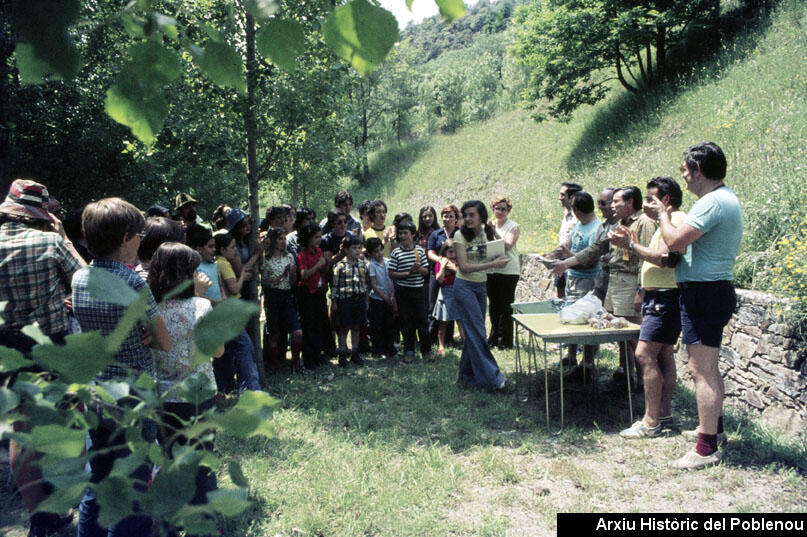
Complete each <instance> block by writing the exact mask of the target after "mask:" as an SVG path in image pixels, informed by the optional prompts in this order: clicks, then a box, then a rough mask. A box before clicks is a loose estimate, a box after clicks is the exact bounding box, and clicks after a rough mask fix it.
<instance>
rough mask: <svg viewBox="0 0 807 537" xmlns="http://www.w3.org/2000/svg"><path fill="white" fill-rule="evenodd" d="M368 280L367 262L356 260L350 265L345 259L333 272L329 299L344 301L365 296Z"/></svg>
mask: <svg viewBox="0 0 807 537" xmlns="http://www.w3.org/2000/svg"><path fill="white" fill-rule="evenodd" d="M368 278H369V274H368V271H367V261H365V260H363V259H357V260H356V262H355V263H351V262H349V261H348V260H347V258H345V259H343V260H341V261H340V262H339V263H337V264H336V268H334V271H333V282H332V283H331V298H333V299H335V300H344V299H346V298H354V297H357V296H363V295H365V294H366V293H367V288H368V285H367V281H368Z"/></svg>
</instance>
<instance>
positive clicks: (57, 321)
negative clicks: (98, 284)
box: [0, 179, 85, 536]
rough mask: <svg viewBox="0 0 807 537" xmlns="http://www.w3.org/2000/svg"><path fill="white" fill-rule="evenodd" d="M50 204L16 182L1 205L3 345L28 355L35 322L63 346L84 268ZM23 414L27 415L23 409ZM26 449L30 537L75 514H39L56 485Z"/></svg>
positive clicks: (21, 426) (18, 477)
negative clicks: (71, 299)
mask: <svg viewBox="0 0 807 537" xmlns="http://www.w3.org/2000/svg"><path fill="white" fill-rule="evenodd" d="M49 202H50V196H49V195H48V190H47V188H45V186H44V185H42V184H40V183H37V182H35V181H31V180H27V179H17V180H15V181H14V182H13V183H12V184H11V188H10V189H9V191H8V195H7V196H6V198H5V201H3V203H2V204H0V302H6V303H7V304H6V308H5V311H4V312H2V316H3V319H4V322H5V324H3V325H2V326H0V345H3V346H5V347H10V348H13V349H16V350H18V351H20V352H22V353H24V354H26V355H27V354H29V353H30V351H31V349H32V348H33V347H34V345H35V343H36V342H35V341H34V340H33V339H31V338H29V337H28V336H26V335H25V334H23V333H22V328H23V327H25V326H27V325H30V324H33V323H34V322H36V323H39V327H40V329H41V330H42V332H43V333H45V334H46V335H48V336H50V338H51V340H52V341H53V342H54V343H56V344H63V343H64V338H65V336H67V334H68V332H69V326H70V325H69V320H68V315H67V308H66V306H65V299H66V298H67V296H68V294H69V291H70V280H71V278H72V276H73V273H75V272H76V271H77V270H78V269H79V268H81V267H83V266H84V265H85V263H84V260H83V259H82V258H81V256H80V255H79V254H78V252H77V251H76V249H75V248H74V246H73V243H72V242H70V240H68V239H67V236H66V235H65V232H64V227H63V226H62V224H61V222H60V221H59V220H58V219H56V218H54V216H53V215H52V214H51V213H50V212H49V211H48V207H49ZM0 380H2V376H0ZM20 411H21V412H25V408H24V406H23V407H21V408H20ZM26 426H27V424H26V423H25V422H18V423H17V424H15V425H14V430H15V431H17V432H21V431H25V430H27V427H26ZM25 451H26V450H23V449H21V448H20V446H18V445H16V444H15V443H14V442H12V443H11V444H10V446H9V459H10V463H11V468H12V471H13V475H14V480H15V483H16V485H17V488H18V489H19V491H20V496H21V498H22V500H23V503H24V504H25V507H26V508H27V509H28V511H29V512H31V513H33V514H32V515H31V527H30V531H29V535H32V536H39V535H48V534H51V533H53V532H55V531H58V529H59V528H61V527H63V526H64V525H66V524H67V523H69V522H70V520H72V515H68V516H61V515H59V514H56V513H36V512H35V510H36V507H37V506H38V505H39V504H40V503H41V502H42V501H43V500H44V499H45V498H46V497H47V496H48V494H50V490H51V485H50V484H49V483H47V482H45V481H43V480H42V472H41V471H40V469H39V467H38V465H37V462H36V461H37V460H38V458H39V457H38V455H37V454H36V453H27V454H26V453H25Z"/></svg>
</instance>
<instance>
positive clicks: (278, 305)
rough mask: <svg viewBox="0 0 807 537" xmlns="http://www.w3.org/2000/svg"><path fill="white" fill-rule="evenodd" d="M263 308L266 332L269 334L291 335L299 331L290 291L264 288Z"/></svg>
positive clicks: (298, 320) (292, 296)
mask: <svg viewBox="0 0 807 537" xmlns="http://www.w3.org/2000/svg"><path fill="white" fill-rule="evenodd" d="M263 307H264V309H265V310H266V330H267V331H268V332H269V333H270V334H281V333H291V332H295V331H297V330H300V329H301V328H300V318H299V317H298V316H297V310H296V309H295V307H294V294H293V293H292V291H291V289H275V288H272V287H265V288H264V295H263Z"/></svg>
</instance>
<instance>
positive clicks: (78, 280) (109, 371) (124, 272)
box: [72, 198, 171, 535]
mask: <svg viewBox="0 0 807 537" xmlns="http://www.w3.org/2000/svg"><path fill="white" fill-rule="evenodd" d="M81 221H82V228H83V229H84V235H85V237H86V239H87V245H88V247H89V250H90V252H92V254H93V255H94V256H95V259H93V260H92V263H91V264H90V266H89V267H85V268H82V269H80V270H78V271H77V272H76V273H75V274H74V275H73V285H72V288H73V312H74V314H75V316H76V319H77V320H78V322H79V324H80V325H81V331H82V332H90V331H93V330H99V331H100V332H101V334H102V335H104V336H107V335H109V334H110V333H111V332H112V331H113V330H114V329H115V327H116V326H117V325H118V322H119V321H120V320H121V318H122V317H123V314H124V311H125V308H124V307H123V306H121V305H119V304H113V303H111V302H104V301H101V300H99V299H97V298H94V297H92V296H91V295H90V291H89V288H88V282H89V280H90V278H91V276H90V274H91V271H93V270H99V271H100V270H105V271H107V272H109V273H111V274H113V275H115V276H117V277H119V278H121V279H122V280H124V281H125V282H126V284H127V285H129V287H131V288H132V289H133V290H134V291H136V292H138V293H139V292H141V291H144V292H145V293H147V294H148V303H147V305H146V317H147V318H148V319H149V323H148V325H139V326H136V327H135V328H133V329H132V330H131V331H130V332H129V334H127V336H126V338H125V339H124V341H123V344H122V345H121V346H120V348H119V349H118V351H117V352H116V353H115V355H114V357H113V362H112V363H111V364H110V365H108V366H107V367H106V368H105V369H104V370H103V371H102V372H101V374H100V375H98V377H97V378H98V380H123V379H125V378H126V377H127V376H129V375H135V376H137V375H139V374H141V373H143V372H145V373H148V374H150V375H151V376H152V377H155V376H156V372H155V369H154V359H153V356H152V353H151V349H149V348H148V347H147V346H146V345H145V344H144V343H143V340H144V335H145V334H146V333H147V332H151V334H152V336H153V338H152V341H153V345H155V346H156V347H157V348H159V349H160V350H164V351H168V350H170V349H171V337H170V335H169V333H168V329H167V328H166V326H165V323H164V322H163V319H162V317H161V316H160V312H159V310H158V309H157V302H156V301H155V300H154V296H153V295H152V294H151V291H149V290H148V286H147V285H146V282H145V281H144V280H143V278H141V277H140V276H139V275H138V274H137V273H135V271H134V270H132V269H131V268H130V267H132V266H134V264H135V263H136V261H137V249H138V247H139V246H140V234H141V233H142V231H143V227H144V225H145V221H144V219H143V215H142V214H141V212H140V211H139V210H138V209H137V207H135V206H134V205H132V204H131V203H128V202H126V201H124V200H122V199H120V198H104V199H101V200H99V201H96V202H94V203H90V204H89V205H87V207H86V208H85V209H84V212H83V213H82V218H81ZM146 339H148V338H146ZM98 419H99V426H98V428H96V429H93V430H92V431H91V432H90V445H91V447H90V453H91V457H90V469H91V471H92V474H93V475H92V481H93V482H94V483H97V482H99V481H100V480H102V479H104V478H105V477H106V476H107V475H108V474H109V473H110V471H111V470H112V467H113V465H114V463H115V460H116V459H123V458H126V457H127V456H128V455H129V453H130V451H129V449H128V448H127V447H126V440H125V439H124V438H123V431H121V430H119V429H118V427H117V426H116V424H115V422H114V420H111V419H110V418H107V417H105V416H104V411H103V410H98ZM150 471H151V468H150V467H149V466H148V465H141V466H139V467H138V468H137V469H136V470H135V471H134V472H133V473H132V477H134V478H135V479H136V480H137V481H139V482H140V483H145V482H146V481H147V480H148V477H149V474H150ZM98 512H99V507H98V505H97V502H96V499H95V493H94V492H93V491H92V490H91V489H87V492H86V493H85V495H84V498H83V499H82V500H81V504H80V506H79V522H78V534H79V535H100V534H106V533H107V530H105V529H101V528H100V527H99V526H98ZM151 526H152V521H151V517H150V516H148V515H147V514H137V515H133V516H130V517H127V518H125V519H123V520H121V521H120V522H118V523H116V524H114V525H113V526H112V527H110V528H109V534H110V535H148V534H149V533H150V531H151Z"/></svg>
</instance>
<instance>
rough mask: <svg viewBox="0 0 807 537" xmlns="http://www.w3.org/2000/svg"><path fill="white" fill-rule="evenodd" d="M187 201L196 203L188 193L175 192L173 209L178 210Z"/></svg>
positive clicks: (187, 202)
mask: <svg viewBox="0 0 807 537" xmlns="http://www.w3.org/2000/svg"><path fill="white" fill-rule="evenodd" d="M189 203H198V202H197V201H196V200H195V199H194V198H193V197H192V196H191V195H190V194H186V193H185V192H180V193H179V194H177V197H176V199H175V200H174V210H175V211H178V210H180V209H181V208H182V207H183V206H184V205H187V204H189Z"/></svg>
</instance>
